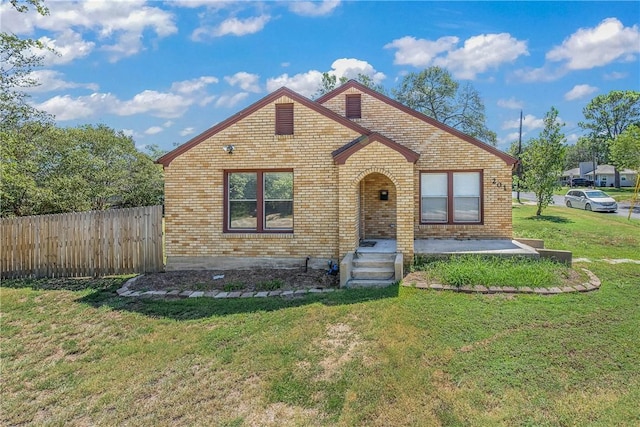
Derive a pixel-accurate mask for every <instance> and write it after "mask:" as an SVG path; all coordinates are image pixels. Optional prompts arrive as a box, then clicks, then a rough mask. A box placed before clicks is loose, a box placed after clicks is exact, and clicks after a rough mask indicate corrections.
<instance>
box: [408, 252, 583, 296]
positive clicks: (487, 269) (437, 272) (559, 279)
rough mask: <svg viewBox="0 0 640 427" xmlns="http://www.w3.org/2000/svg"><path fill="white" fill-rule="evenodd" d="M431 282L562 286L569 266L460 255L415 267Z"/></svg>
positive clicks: (539, 261) (462, 284)
mask: <svg viewBox="0 0 640 427" xmlns="http://www.w3.org/2000/svg"><path fill="white" fill-rule="evenodd" d="M414 268H415V269H416V270H417V271H420V272H421V273H422V275H423V277H424V278H425V279H426V280H427V281H429V282H430V283H441V284H443V285H450V286H456V287H460V286H465V285H470V286H478V285H481V286H486V287H489V286H510V287H515V288H522V287H525V286H527V287H531V288H537V287H547V288H550V287H561V286H563V285H564V284H565V280H566V279H568V278H569V277H570V275H571V273H572V269H571V268H570V267H567V266H565V265H563V264H560V263H557V262H554V261H551V260H536V259H532V258H523V257H513V258H500V257H482V256H478V255H460V256H454V257H451V258H450V259H448V260H442V259H427V260H424V261H423V262H421V263H419V264H418V265H416V266H415V267H414Z"/></svg>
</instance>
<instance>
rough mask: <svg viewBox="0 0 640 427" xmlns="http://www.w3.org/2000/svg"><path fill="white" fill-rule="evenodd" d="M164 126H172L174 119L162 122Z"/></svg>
mask: <svg viewBox="0 0 640 427" xmlns="http://www.w3.org/2000/svg"><path fill="white" fill-rule="evenodd" d="M162 126H163V127H166V128H170V127H171V126H173V120H167V121H166V122H164V123H163V124H162Z"/></svg>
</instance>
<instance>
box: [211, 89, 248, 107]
mask: <svg viewBox="0 0 640 427" xmlns="http://www.w3.org/2000/svg"><path fill="white" fill-rule="evenodd" d="M247 96H249V93H247V92H240V93H236V94H235V95H222V96H221V97H219V98H218V100H217V101H216V104H215V105H216V107H217V108H231V107H235V106H236V105H237V104H238V103H239V102H240V101H242V100H243V99H245V98H246V97H247Z"/></svg>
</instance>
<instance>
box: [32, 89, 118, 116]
mask: <svg viewBox="0 0 640 427" xmlns="http://www.w3.org/2000/svg"><path fill="white" fill-rule="evenodd" d="M117 103H118V100H117V98H116V97H114V96H113V95H111V94H109V93H93V94H91V95H88V96H80V97H77V98H72V97H71V96H69V95H64V96H60V95H58V96H54V97H53V98H50V99H48V100H46V101H44V102H42V103H40V104H38V105H36V108H38V109H39V110H44V111H46V112H48V113H50V114H53V115H54V116H55V117H56V120H61V121H65V120H73V119H80V118H84V117H90V116H92V115H94V114H95V113H96V112H97V111H105V110H111V109H112V108H113V107H114V105H117Z"/></svg>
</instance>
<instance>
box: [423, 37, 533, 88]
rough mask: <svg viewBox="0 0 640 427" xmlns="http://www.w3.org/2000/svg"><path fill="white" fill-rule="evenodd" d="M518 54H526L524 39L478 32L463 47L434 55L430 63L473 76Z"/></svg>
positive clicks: (456, 73) (466, 76)
mask: <svg viewBox="0 0 640 427" xmlns="http://www.w3.org/2000/svg"><path fill="white" fill-rule="evenodd" d="M521 55H529V52H528V51H527V42H525V41H521V40H517V39H515V38H513V37H511V35H509V34H507V33H501V34H481V35H479V36H474V37H470V38H468V39H467V40H465V42H464V46H463V47H461V48H460V49H456V50H453V51H450V52H449V53H448V54H447V55H446V56H444V57H437V58H436V59H435V60H434V61H433V63H434V65H439V66H441V67H444V68H447V69H449V70H451V72H452V73H453V75H454V76H455V77H457V78H460V79H469V80H473V79H475V77H476V75H477V74H479V73H483V72H485V71H487V70H488V69H490V68H498V67H499V66H500V65H502V64H504V63H506V62H513V61H515V60H516V59H517V58H518V57H519V56H521Z"/></svg>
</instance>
